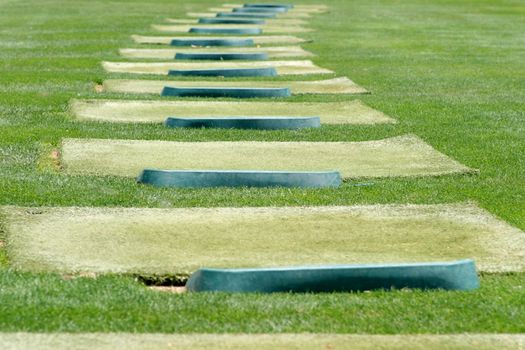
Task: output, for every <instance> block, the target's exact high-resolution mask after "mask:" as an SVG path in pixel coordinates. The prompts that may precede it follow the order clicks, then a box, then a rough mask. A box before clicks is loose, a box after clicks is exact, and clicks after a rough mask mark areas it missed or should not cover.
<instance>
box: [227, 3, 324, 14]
mask: <svg viewBox="0 0 525 350" xmlns="http://www.w3.org/2000/svg"><path fill="white" fill-rule="evenodd" d="M261 5H262V4H261ZM221 6H222V7H223V8H226V9H233V8H241V7H246V6H245V4H222V5H221ZM248 6H255V5H254V4H251V5H248ZM328 9H329V7H328V6H327V5H325V4H293V7H292V8H290V9H289V10H288V12H311V13H324V12H326V11H327V10H328Z"/></svg>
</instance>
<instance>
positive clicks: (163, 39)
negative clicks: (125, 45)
mask: <svg viewBox="0 0 525 350" xmlns="http://www.w3.org/2000/svg"><path fill="white" fill-rule="evenodd" d="M214 17H215V16H214ZM131 38H132V39H133V40H134V41H135V42H136V43H137V44H160V45H162V44H163V45H169V44H170V43H171V41H172V40H202V39H209V40H212V39H229V40H244V39H253V42H254V43H255V45H264V44H284V45H292V44H300V43H304V42H307V41H308V40H305V39H301V38H298V37H295V36H290V35H269V36H265V35H258V36H229V35H228V36H226V37H225V36H144V35H132V36H131Z"/></svg>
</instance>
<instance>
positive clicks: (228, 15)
mask: <svg viewBox="0 0 525 350" xmlns="http://www.w3.org/2000/svg"><path fill="white" fill-rule="evenodd" d="M186 16H188V17H193V18H223V17H225V18H244V19H263V20H270V19H271V20H274V21H279V20H288V19H301V20H304V19H309V18H311V17H312V16H311V14H309V13H306V12H301V13H296V14H292V13H283V14H282V15H280V16H276V15H275V14H256V13H234V12H218V13H217V12H187V13H186Z"/></svg>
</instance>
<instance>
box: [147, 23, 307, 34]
mask: <svg viewBox="0 0 525 350" xmlns="http://www.w3.org/2000/svg"><path fill="white" fill-rule="evenodd" d="M151 28H152V29H153V30H156V31H159V32H167V33H190V30H191V29H192V28H199V29H202V28H205V29H207V28H212V29H219V28H220V29H244V28H252V29H258V28H259V29H261V30H262V33H264V34H275V33H287V34H288V33H308V32H311V31H312V29H311V28H305V27H300V26H295V25H293V26H291V25H286V26H285V25H265V24H220V25H217V24H194V25H186V24H180V25H163V24H153V25H152V26H151Z"/></svg>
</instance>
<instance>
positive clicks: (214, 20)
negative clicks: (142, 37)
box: [166, 17, 308, 26]
mask: <svg viewBox="0 0 525 350" xmlns="http://www.w3.org/2000/svg"><path fill="white" fill-rule="evenodd" d="M166 22H168V23H174V24H264V25H270V26H301V25H305V24H308V21H306V20H304V19H272V18H267V19H254V18H235V17H234V18H229V17H207V18H198V19H195V18H166Z"/></svg>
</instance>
